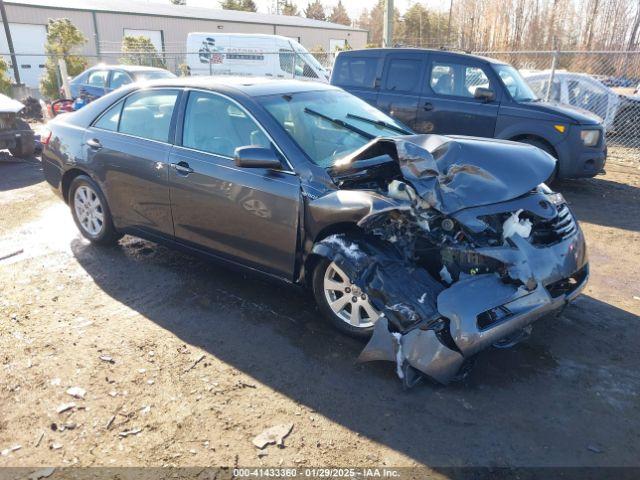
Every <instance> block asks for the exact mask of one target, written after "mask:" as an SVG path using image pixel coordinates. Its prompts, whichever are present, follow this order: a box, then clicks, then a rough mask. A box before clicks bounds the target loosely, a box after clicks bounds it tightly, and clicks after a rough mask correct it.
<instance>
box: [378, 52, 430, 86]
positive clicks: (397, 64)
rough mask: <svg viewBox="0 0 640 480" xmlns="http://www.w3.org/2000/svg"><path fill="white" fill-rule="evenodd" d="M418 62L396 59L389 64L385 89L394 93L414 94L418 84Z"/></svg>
mask: <svg viewBox="0 0 640 480" xmlns="http://www.w3.org/2000/svg"><path fill="white" fill-rule="evenodd" d="M421 67H422V62H421V61H420V60H408V59H401V58H396V59H392V60H391V61H390V62H389V67H388V71H387V82H386V89H387V90H392V91H394V92H414V91H417V90H418V84H419V82H420V70H421Z"/></svg>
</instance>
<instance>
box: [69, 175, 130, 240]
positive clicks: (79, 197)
mask: <svg viewBox="0 0 640 480" xmlns="http://www.w3.org/2000/svg"><path fill="white" fill-rule="evenodd" d="M69 206H70V207H71V214H72V215H73V220H74V221H75V222H76V225H77V227H78V229H79V230H80V233H81V234H82V236H83V237H85V238H86V239H87V240H89V241H91V242H92V243H97V244H99V245H113V244H114V243H116V242H117V241H118V240H119V239H120V238H121V237H122V235H120V234H119V233H118V232H117V231H116V229H115V227H114V226H113V222H112V221H111V212H110V211H109V206H108V205H107V199H106V198H105V197H104V195H103V194H102V191H101V190H100V187H98V185H97V184H96V183H95V182H94V181H93V180H91V179H90V178H89V177H87V176H85V175H79V176H77V177H76V178H74V179H73V182H71V187H70V188H69Z"/></svg>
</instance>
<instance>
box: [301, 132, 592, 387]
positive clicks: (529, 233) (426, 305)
mask: <svg viewBox="0 0 640 480" xmlns="http://www.w3.org/2000/svg"><path fill="white" fill-rule="evenodd" d="M429 137H431V138H429ZM432 137H435V139H434V138H432ZM381 142H382V144H380V141H379V142H378V143H377V144H376V145H375V147H374V151H375V154H376V155H378V156H379V155H380V154H381V152H383V154H384V155H388V156H390V157H391V158H393V159H394V160H395V161H396V162H397V165H398V166H399V174H398V175H396V176H395V178H392V179H391V180H389V181H388V182H387V184H386V185H385V187H384V188H386V192H384V193H385V194H386V196H385V198H386V199H387V200H388V201H387V202H386V203H385V202H380V201H379V199H378V201H377V202H372V203H371V205H372V207H370V208H369V211H368V213H367V214H366V215H364V216H363V217H362V218H361V219H360V220H359V222H358V225H359V227H360V229H361V232H362V236H361V237H358V236H355V237H354V236H353V235H350V236H346V235H333V236H330V237H328V238H326V239H324V240H323V241H321V242H319V243H318V244H316V246H315V247H314V252H315V253H316V254H319V255H322V256H325V257H328V258H331V259H332V260H333V261H334V262H336V264H337V265H338V266H339V267H340V268H341V269H343V270H344V271H345V272H346V273H347V275H349V276H350V278H352V279H354V281H355V283H356V284H357V285H358V286H359V288H360V289H362V290H363V291H364V292H366V293H367V295H368V296H369V298H370V299H371V302H372V303H373V304H374V305H375V307H376V308H377V309H378V310H379V311H380V312H381V317H380V318H379V320H378V321H377V323H376V324H375V327H374V331H373V335H372V337H371V339H370V341H369V343H368V344H367V346H366V347H365V349H364V350H363V351H362V353H361V355H360V360H362V361H370V360H388V361H391V362H395V363H396V367H397V372H398V376H399V377H400V378H401V379H402V380H403V382H404V384H405V385H406V386H411V385H413V384H414V383H415V382H416V381H417V380H419V379H420V378H422V377H423V376H427V377H430V378H432V379H434V380H436V381H438V382H440V383H443V384H446V383H448V382H450V381H451V380H452V379H453V378H454V377H455V376H456V374H457V373H458V371H459V370H460V367H461V366H462V365H463V363H464V362H465V359H468V358H470V357H472V356H473V355H475V354H476V353H478V352H480V351H481V350H483V349H485V348H487V347H489V346H491V345H494V344H499V345H508V344H511V343H515V342H516V341H517V340H518V339H520V338H522V337H523V332H525V331H526V330H527V328H528V327H529V326H530V325H531V324H532V323H533V322H535V321H536V320H538V319H540V318H541V317H543V316H545V315H547V314H550V313H552V312H556V311H559V310H561V309H562V308H563V307H564V306H565V305H566V304H567V303H568V302H569V301H571V300H573V299H574V298H575V297H576V296H577V295H578V294H579V293H580V292H581V290H582V289H583V288H584V286H585V284H586V281H587V278H588V274H589V271H588V268H589V267H588V260H587V254H586V248H585V241H584V237H583V234H582V231H581V230H580V227H579V225H578V223H577V222H576V220H575V218H574V217H573V215H572V213H571V211H570V210H569V207H568V205H567V203H566V201H565V200H564V198H563V197H562V195H560V194H557V193H554V192H552V191H551V190H549V189H548V188H547V187H546V186H545V185H544V184H543V183H542V182H543V181H544V179H546V177H545V175H547V173H549V174H550V173H551V171H553V164H552V163H549V159H547V158H546V157H536V156H537V155H539V153H538V152H536V151H532V150H521V149H518V147H514V149H515V152H516V153H517V154H520V155H521V156H522V155H524V158H522V162H527V161H530V162H532V165H533V167H532V166H531V165H525V166H524V168H525V169H527V168H528V169H529V171H528V172H525V173H528V176H527V178H523V177H522V176H519V175H518V174H522V173H523V172H518V171H517V170H518V168H517V167H518V165H520V166H522V164H523V163H522V162H521V163H520V164H516V165H515V166H514V168H513V169H512V170H511V171H510V173H508V174H505V172H504V171H499V172H496V171H495V170H494V168H495V164H496V163H497V164H500V162H484V161H483V155H482V153H483V152H484V153H485V158H486V154H487V153H492V152H493V153H496V152H495V151H494V150H493V149H492V147H493V145H492V144H490V143H488V144H487V143H484V142H485V141H483V140H473V139H459V140H450V139H447V138H446V137H436V136H420V137H418V138H416V137H410V138H406V137H405V138H402V139H394V140H393V141H388V140H382V141H381ZM429 147H431V148H429ZM506 147H509V145H507V146H506ZM504 148H505V145H502V144H500V145H499V148H498V152H497V153H498V154H499V153H500V150H503V151H504ZM438 149H440V151H438ZM507 150H508V148H507ZM365 152H366V150H365V151H363V152H360V154H359V155H361V156H363V157H361V158H367V155H366V154H365ZM541 153H542V152H541ZM467 154H475V155H474V156H472V157H466V155H467ZM544 155H546V154H544ZM447 156H448V158H447ZM466 158H469V161H465V159H466ZM492 165H493V168H492ZM385 168H387V167H385ZM502 168H504V166H502ZM532 168H533V170H531V169H532ZM514 170H515V172H514ZM509 175H515V177H514V181H513V184H512V187H513V188H511V187H510V186H509ZM373 176H374V177H375V174H374V175H373ZM364 177H365V176H360V177H359V178H360V180H356V181H353V180H352V179H351V178H349V176H348V175H347V176H346V177H342V178H347V182H351V183H345V184H343V185H342V187H343V188H345V187H347V189H357V188H358V183H359V182H363V181H364V180H363V179H364ZM387 178H388V177H387ZM367 182H369V184H368V186H369V188H371V187H370V185H371V183H370V182H371V178H368V179H367ZM374 183H375V182H374ZM527 183H533V188H532V187H531V185H527ZM378 190H380V187H378ZM380 193H382V192H380V191H378V192H377V194H380Z"/></svg>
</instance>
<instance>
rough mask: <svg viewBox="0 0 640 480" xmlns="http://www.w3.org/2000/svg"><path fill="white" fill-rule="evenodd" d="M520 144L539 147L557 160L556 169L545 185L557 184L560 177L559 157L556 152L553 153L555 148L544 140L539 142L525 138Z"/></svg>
mask: <svg viewBox="0 0 640 480" xmlns="http://www.w3.org/2000/svg"><path fill="white" fill-rule="evenodd" d="M518 142H520V143H526V144H527V145H532V146H534V147H538V148H539V149H540V150H542V151H544V152H547V153H548V154H549V155H551V156H552V157H553V158H555V159H556V168H554V169H553V173H552V174H551V176H550V177H549V178H548V179H547V180H546V181H545V183H546V184H547V185H551V184H552V183H553V182H555V181H556V178H557V177H558V157H557V156H556V152H554V151H553V148H551V147H550V146H549V145H548V144H547V143H545V142H543V141H542V140H538V139H536V138H523V139H522V140H518Z"/></svg>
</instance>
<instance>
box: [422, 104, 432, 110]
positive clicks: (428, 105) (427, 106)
mask: <svg viewBox="0 0 640 480" xmlns="http://www.w3.org/2000/svg"><path fill="white" fill-rule="evenodd" d="M422 108H424V109H425V110H426V111H427V112H430V111H431V110H433V104H432V103H430V102H427V103H425V104H424V106H423V107H422Z"/></svg>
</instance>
